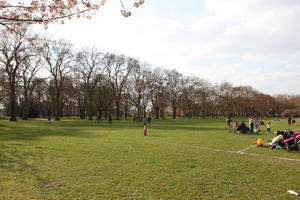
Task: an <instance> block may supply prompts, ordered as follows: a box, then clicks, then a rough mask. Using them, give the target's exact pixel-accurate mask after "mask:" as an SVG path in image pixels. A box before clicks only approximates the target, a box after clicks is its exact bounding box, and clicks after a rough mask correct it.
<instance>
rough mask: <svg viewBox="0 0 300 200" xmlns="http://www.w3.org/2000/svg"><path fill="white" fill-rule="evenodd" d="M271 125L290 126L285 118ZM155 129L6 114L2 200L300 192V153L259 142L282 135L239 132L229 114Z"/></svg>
mask: <svg viewBox="0 0 300 200" xmlns="http://www.w3.org/2000/svg"><path fill="white" fill-rule="evenodd" d="M234 120H235V119H234ZM270 121H271V120H270ZM297 121H298V120H297ZM265 122H267V121H266V120H265ZM271 125H272V131H275V130H284V129H287V128H289V127H288V125H287V120H285V119H284V120H281V121H280V122H275V121H271ZM262 130H263V131H265V130H266V126H263V127H262ZM292 130H298V131H299V130H300V126H299V125H296V126H294V127H293V128H292ZM148 134H149V135H148V136H147V137H145V136H143V124H142V123H135V122H132V121H131V120H130V121H129V120H128V121H113V124H112V125H109V124H107V122H106V121H105V122H103V123H102V124H100V125H98V124H97V123H95V121H81V120H63V121H61V122H52V124H50V125H49V124H47V121H46V120H45V119H39V120H30V121H26V122H25V121H19V122H17V123H14V122H8V121H4V120H1V121H0V199H147V200H148V199H180V200H183V199H295V196H292V195H290V194H288V193H287V190H294V191H296V192H299V193H300V184H299V180H300V153H298V152H290V153H288V152H286V151H284V150H279V149H275V150H270V149H269V148H267V147H263V148H258V147H256V146H255V145H253V144H252V142H253V141H254V140H256V139H257V138H258V137H259V136H262V137H263V139H264V140H266V139H272V138H273V137H274V136H275V134H274V133H271V134H267V133H261V134H256V135H255V134H254V135H239V134H233V133H227V132H226V130H225V120H211V119H205V120H196V119H177V120H161V121H155V120H154V121H153V122H152V123H151V124H150V125H149V126H148ZM240 151H242V153H240ZM286 158H290V160H288V159H286ZM297 159H299V160H297ZM299 199H300V198H299Z"/></svg>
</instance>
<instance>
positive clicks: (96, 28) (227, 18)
mask: <svg viewBox="0 0 300 200" xmlns="http://www.w3.org/2000/svg"><path fill="white" fill-rule="evenodd" d="M123 2H124V5H125V7H126V8H127V10H130V11H131V12H132V16H131V17H128V18H124V17H123V16H122V15H121V13H120V10H121V8H122V7H121V4H120V2H119V0H107V4H106V5H105V6H103V7H102V8H101V9H100V10H99V12H98V13H97V15H96V16H94V17H93V18H92V19H91V20H87V19H72V20H71V21H67V22H66V23H65V24H64V25H60V24H53V25H50V26H49V28H48V29H47V30H43V29H42V28H41V27H36V28H35V30H36V31H38V32H41V33H42V34H44V35H47V36H51V37H52V38H54V39H65V40H67V41H70V42H71V43H73V44H74V46H75V48H76V49H80V48H82V47H87V46H94V47H96V48H97V49H98V50H100V51H103V52H107V51H109V52H112V53H117V54H124V55H127V56H131V57H134V58H138V59H139V60H141V61H142V62H147V63H149V64H150V65H151V66H152V67H163V68H166V69H176V70H177V71H179V72H180V73H182V74H184V75H186V76H197V77H200V78H203V79H206V80H209V81H211V82H212V83H213V84H216V83H221V82H223V81H228V82H231V83H232V84H233V85H234V86H239V85H250V86H252V87H254V88H256V89H257V90H259V91H261V92H264V93H267V94H272V95H273V94H300V87H299V83H298V82H299V80H298V79H300V37H299V36H300V21H299V19H300V1H299V0H226V1H225V0H145V3H144V4H143V5H142V6H141V7H139V8H137V9H136V8H134V7H133V6H132V4H133V2H134V0H123Z"/></svg>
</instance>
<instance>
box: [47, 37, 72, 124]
mask: <svg viewBox="0 0 300 200" xmlns="http://www.w3.org/2000/svg"><path fill="white" fill-rule="evenodd" d="M42 53H43V57H44V59H45V61H46V65H47V69H48V71H49V72H50V74H51V77H52V79H53V84H54V88H55V94H54V102H55V120H57V121H59V120H60V115H61V107H62V103H63V93H64V89H65V88H64V83H65V81H66V77H67V75H68V74H69V73H70V72H71V65H72V61H73V54H72V45H71V44H70V43H68V42H65V41H62V40H60V41H52V42H51V44H45V45H44V48H43V50H42Z"/></svg>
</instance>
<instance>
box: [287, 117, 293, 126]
mask: <svg viewBox="0 0 300 200" xmlns="http://www.w3.org/2000/svg"><path fill="white" fill-rule="evenodd" d="M291 122H292V118H291V117H289V118H288V124H289V125H291Z"/></svg>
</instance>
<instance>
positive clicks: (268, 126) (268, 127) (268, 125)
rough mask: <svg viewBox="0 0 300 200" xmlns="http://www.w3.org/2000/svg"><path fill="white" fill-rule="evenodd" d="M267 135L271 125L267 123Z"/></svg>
mask: <svg viewBox="0 0 300 200" xmlns="http://www.w3.org/2000/svg"><path fill="white" fill-rule="evenodd" d="M267 133H271V123H270V122H268V123H267Z"/></svg>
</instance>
